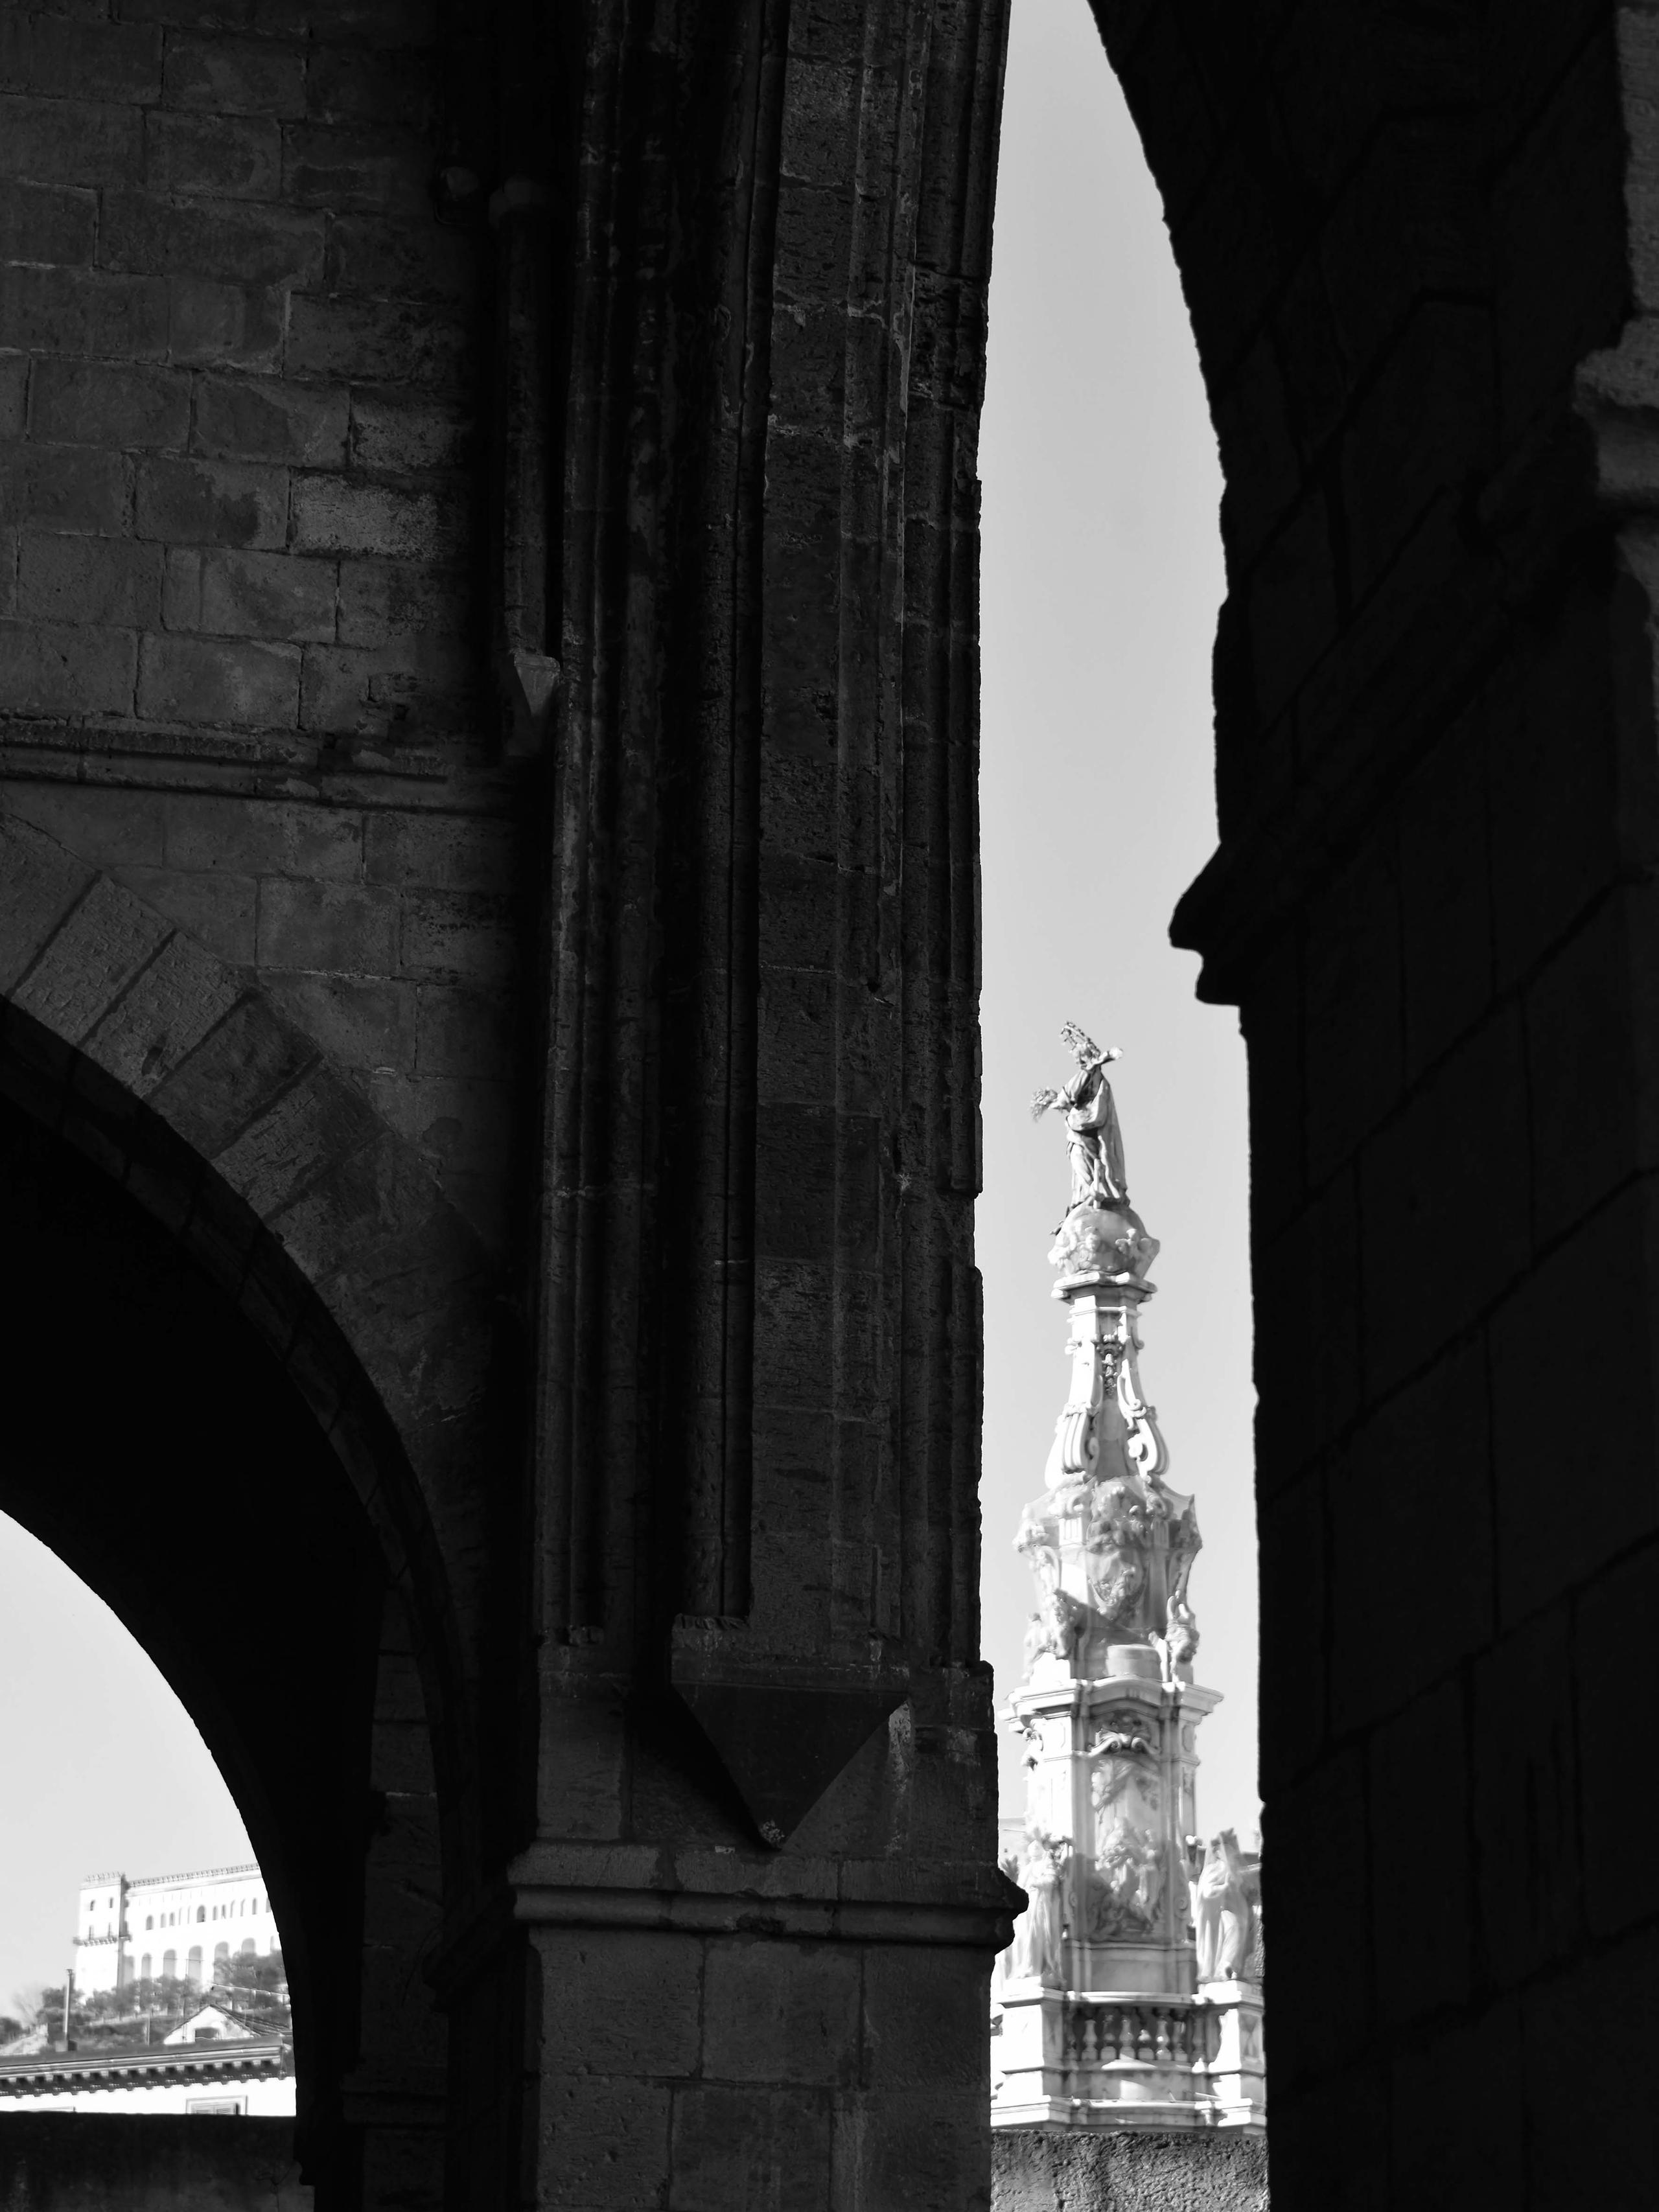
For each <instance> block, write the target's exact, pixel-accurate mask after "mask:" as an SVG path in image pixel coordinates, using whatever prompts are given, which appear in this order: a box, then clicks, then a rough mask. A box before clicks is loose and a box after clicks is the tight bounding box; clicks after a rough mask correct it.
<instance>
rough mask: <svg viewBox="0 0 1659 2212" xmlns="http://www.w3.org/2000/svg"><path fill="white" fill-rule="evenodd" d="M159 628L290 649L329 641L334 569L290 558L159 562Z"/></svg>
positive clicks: (221, 556)
mask: <svg viewBox="0 0 1659 2212" xmlns="http://www.w3.org/2000/svg"><path fill="white" fill-rule="evenodd" d="M165 607H166V620H167V628H168V629H196V630H210V631H216V632H218V633H220V634H221V635H224V636H228V637H257V638H283V639H287V640H288V641H289V642H291V643H295V644H297V643H300V642H301V641H305V640H307V639H314V638H331V637H332V636H333V635H334V564H333V562H330V561H306V560H302V559H301V558H299V557H298V556H296V555H294V554H291V553H240V552H232V551H228V550H214V551H210V552H195V551H186V550H177V551H173V552H171V553H169V554H168V555H167V592H166V599H165Z"/></svg>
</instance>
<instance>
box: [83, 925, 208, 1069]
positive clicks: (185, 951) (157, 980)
mask: <svg viewBox="0 0 1659 2212" xmlns="http://www.w3.org/2000/svg"><path fill="white" fill-rule="evenodd" d="M241 987H242V981H241V977H240V975H238V974H237V973H236V971H235V970H234V969H229V968H227V967H226V965H225V964H224V963H223V962H222V961H221V960H217V959H214V958H212V957H210V956H209V955H208V954H206V953H205V952H204V951H202V949H201V948H200V947H199V946H198V945H193V944H192V943H191V941H190V939H188V938H186V937H184V936H174V937H173V938H171V939H169V940H168V941H167V944H165V945H162V947H161V951H159V952H158V953H157V954H156V956H155V958H154V959H153V960H151V961H150V963H149V965H148V966H147V967H146V968H145V969H144V970H143V974H142V975H139V976H138V978H137V981H135V982H134V983H133V984H132V986H131V988H130V989H128V990H126V991H124V992H123V993H122V994H121V996H120V997H119V999H118V1000H117V1001H116V1002H115V1004H114V1005H113V1006H112V1007H111V1009H110V1011H109V1012H108V1013H106V1015H105V1016H104V1018H102V1020H101V1021H100V1022H99V1023H98V1024H96V1026H95V1027H94V1029H93V1030H92V1031H91V1033H90V1035H89V1036H88V1037H87V1039H86V1042H85V1050H86V1052H87V1054H88V1057H89V1058H91V1059H92V1060H94V1061H95V1062H96V1064H97V1065H98V1066H100V1067H101V1068H103V1069H104V1070H105V1071H106V1073H108V1074H110V1075H112V1076H113V1077H114V1078H115V1079H116V1081H117V1082H118V1083H120V1084H122V1085H124V1086H125V1088H126V1089H127V1090H129V1091H131V1092H132V1094H133V1096H134V1097H137V1098H143V1097H146V1096H147V1095H148V1094H149V1092H150V1091H153V1090H154V1089H155V1086H156V1085H157V1084H159V1083H164V1082H165V1081H166V1080H167V1077H168V1076H169V1075H170V1074H171V1073H173V1069H174V1068H175V1067H177V1066H178V1065H179V1062H180V1060H183V1059H184V1057H185V1054H187V1053H189V1052H192V1051H193V1050H194V1049H195V1048H196V1047H197V1045H198V1044H200V1043H201V1042H202V1040H203V1039H204V1037H205V1036H207V1035H208V1033H209V1031H210V1030H212V1029H213V1028H215V1027H216V1024H218V1023H219V1022H221V1021H222V1020H223V1019H224V1018H225V1016H226V1015H227V1014H228V1012H230V1010H231V1008H232V1006H234V1005H235V1003H236V1000H237V998H238V997H239V995H240V991H241Z"/></svg>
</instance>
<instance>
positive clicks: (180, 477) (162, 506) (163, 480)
mask: <svg viewBox="0 0 1659 2212" xmlns="http://www.w3.org/2000/svg"><path fill="white" fill-rule="evenodd" d="M135 527H136V528H137V533H138V535H139V537H141V538H167V539H168V540H170V541H171V542H172V543H173V544H186V545H189V544H196V545H245V546H255V547H262V548H263V547H272V546H279V545H281V544H283V543H284V541H285V539H286V538H287V535H288V473H287V471H286V470H283V469H276V468H257V467H251V466H249V465H246V464H239V463H236V462H233V461H198V460H154V461H145V462H143V463H141V465H140V466H139V470H138V476H137V508H136V521H135Z"/></svg>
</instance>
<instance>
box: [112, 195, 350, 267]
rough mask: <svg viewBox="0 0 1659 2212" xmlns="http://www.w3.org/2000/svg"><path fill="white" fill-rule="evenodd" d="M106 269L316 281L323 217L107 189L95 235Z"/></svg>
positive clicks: (285, 210) (321, 256)
mask: <svg viewBox="0 0 1659 2212" xmlns="http://www.w3.org/2000/svg"><path fill="white" fill-rule="evenodd" d="M98 258H99V260H100V263H101V264H102V265H103V266H104V267H105V268H107V269H121V270H134V271H138V272H143V273H145V274H155V275H163V276H195V277H218V278H221V279H223V280H225V281H228V282H234V283H242V284H250V285H267V284H305V283H315V282H316V281H317V279H318V277H319V276H320V275H321V273H322V266H323V218H322V216H320V215H313V214H308V213H306V212H304V211H302V210H295V209H290V208H283V207H274V206H270V205H265V204H260V205H253V204H246V203H242V202H238V201H235V200H218V199H206V200H195V201H190V200H186V201H182V202H181V201H179V200H174V199H169V198H167V197H165V196H164V195H162V194H161V193H159V192H145V191H108V192H106V193H105V194H104V196H103V215H102V218H101V222H100V227H99V233H98Z"/></svg>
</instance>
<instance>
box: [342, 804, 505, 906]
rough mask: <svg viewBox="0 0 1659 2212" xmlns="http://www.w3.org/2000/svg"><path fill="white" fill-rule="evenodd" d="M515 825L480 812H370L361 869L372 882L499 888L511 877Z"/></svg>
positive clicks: (457, 888) (455, 888)
mask: <svg viewBox="0 0 1659 2212" xmlns="http://www.w3.org/2000/svg"><path fill="white" fill-rule="evenodd" d="M514 834H515V833H514V827H513V823H510V822H499V821H491V820H489V818H487V817H483V816H480V815H456V814H428V813H419V814H416V813H393V812H392V811H389V810H386V811H376V812H375V813H374V814H371V815H370V816H369V817H368V820H367V822H366V823H365V825H364V832H363V872H364V876H365V878H367V880H368V882H370V883H372V884H397V885H398V887H399V888H400V889H402V888H404V887H412V886H420V887H422V888H429V889H431V890H448V891H474V890H476V891H500V890H501V889H502V887H503V886H505V885H507V884H510V883H511V882H512V880H513V842H514Z"/></svg>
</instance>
